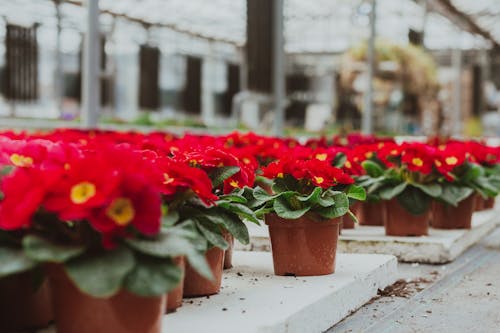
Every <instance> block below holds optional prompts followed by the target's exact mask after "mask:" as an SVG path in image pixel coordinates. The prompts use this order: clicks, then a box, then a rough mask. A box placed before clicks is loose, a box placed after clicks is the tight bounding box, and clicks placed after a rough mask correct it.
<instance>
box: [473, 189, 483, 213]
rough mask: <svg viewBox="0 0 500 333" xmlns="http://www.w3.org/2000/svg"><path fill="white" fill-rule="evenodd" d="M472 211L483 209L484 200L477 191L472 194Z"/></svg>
mask: <svg viewBox="0 0 500 333" xmlns="http://www.w3.org/2000/svg"><path fill="white" fill-rule="evenodd" d="M474 197H475V199H474V211H476V212H479V211H482V210H484V209H485V207H484V201H485V199H484V198H483V197H482V196H481V195H480V194H478V193H476V194H474Z"/></svg>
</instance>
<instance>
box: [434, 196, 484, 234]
mask: <svg viewBox="0 0 500 333" xmlns="http://www.w3.org/2000/svg"><path fill="white" fill-rule="evenodd" d="M475 200H476V199H475V197H474V195H471V196H469V197H468V198H467V199H465V200H462V201H460V202H459V203H458V206H457V207H455V206H452V205H449V204H447V203H444V202H440V201H433V203H432V227H433V228H436V229H470V228H471V221H472V213H473V212H474V205H475V202H476V201H475Z"/></svg>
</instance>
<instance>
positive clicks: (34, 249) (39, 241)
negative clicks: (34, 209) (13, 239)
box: [22, 235, 86, 263]
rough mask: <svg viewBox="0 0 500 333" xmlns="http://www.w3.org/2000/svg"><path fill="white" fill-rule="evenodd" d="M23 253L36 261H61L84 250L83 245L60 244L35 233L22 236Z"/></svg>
mask: <svg viewBox="0 0 500 333" xmlns="http://www.w3.org/2000/svg"><path fill="white" fill-rule="evenodd" d="M22 243H23V247H24V253H25V254H26V255H27V256H28V257H29V258H30V259H32V260H34V261H38V262H52V263H62V262H65V261H67V260H69V259H71V258H74V257H76V256H79V255H81V254H82V253H84V252H85V250H86V249H85V247H84V246H78V245H60V244H57V243H54V242H52V241H49V240H47V239H45V238H42V237H39V236H36V235H27V236H26V237H24V238H23V241H22Z"/></svg>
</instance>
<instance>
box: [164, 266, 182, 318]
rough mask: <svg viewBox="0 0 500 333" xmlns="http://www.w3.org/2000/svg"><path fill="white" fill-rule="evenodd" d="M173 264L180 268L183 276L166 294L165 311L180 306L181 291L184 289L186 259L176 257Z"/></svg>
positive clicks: (169, 311)
mask: <svg viewBox="0 0 500 333" xmlns="http://www.w3.org/2000/svg"><path fill="white" fill-rule="evenodd" d="M174 264H176V265H177V267H179V268H180V269H181V270H182V275H183V277H182V279H181V281H180V282H179V285H178V286H177V287H175V289H174V290H172V291H170V292H169V293H168V294H167V311H166V313H171V312H175V310H177V308H180V307H181V306H182V293H183V289H184V275H185V273H186V260H185V259H184V257H176V258H174Z"/></svg>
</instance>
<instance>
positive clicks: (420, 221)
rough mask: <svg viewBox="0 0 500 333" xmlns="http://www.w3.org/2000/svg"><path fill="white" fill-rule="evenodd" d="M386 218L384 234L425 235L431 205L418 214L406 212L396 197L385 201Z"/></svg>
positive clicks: (427, 228)
mask: <svg viewBox="0 0 500 333" xmlns="http://www.w3.org/2000/svg"><path fill="white" fill-rule="evenodd" d="M385 204H386V212H387V218H386V221H385V222H386V223H385V225H384V226H385V234H386V235H387V236H426V235H428V234H429V220H430V217H431V207H429V209H428V210H427V211H426V212H424V213H423V214H420V215H413V214H411V213H410V212H408V211H407V210H406V209H405V208H404V207H403V206H401V204H400V203H399V202H398V200H397V199H392V200H389V201H386V202H385Z"/></svg>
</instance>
